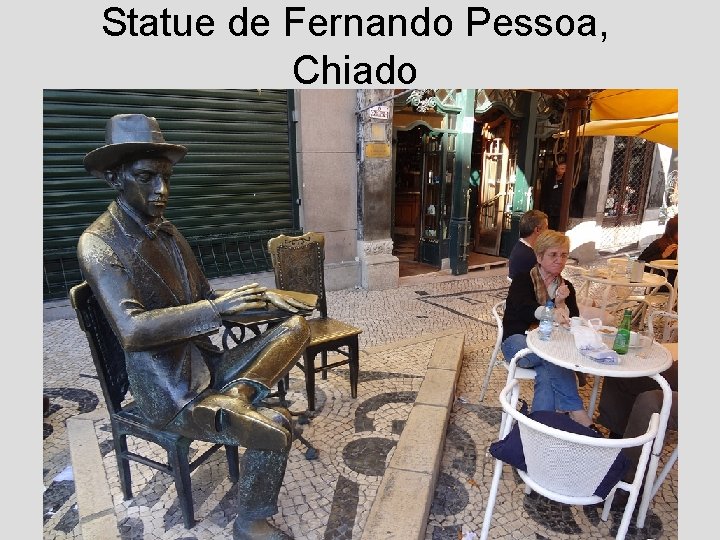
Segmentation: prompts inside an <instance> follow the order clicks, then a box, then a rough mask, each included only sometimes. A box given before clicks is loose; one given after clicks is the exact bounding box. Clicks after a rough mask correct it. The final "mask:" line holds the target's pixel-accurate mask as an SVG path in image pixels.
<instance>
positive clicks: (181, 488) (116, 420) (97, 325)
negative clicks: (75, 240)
mask: <svg viewBox="0 0 720 540" xmlns="http://www.w3.org/2000/svg"><path fill="white" fill-rule="evenodd" d="M70 301H71V302H72V305H73V307H74V308H75V311H76V313H77V317H78V321H79V323H80V327H81V328H82V329H83V331H84V332H85V336H86V337H87V340H88V345H89V346H90V353H91V354H92V357H93V362H94V363H95V369H96V370H97V374H98V378H99V379H100V386H101V387H102V391H103V395H104V396H105V404H106V406H107V409H108V413H109V414H110V426H111V427H112V435H113V445H114V447H115V459H116V460H117V466H118V474H119V475H120V486H121V488H122V492H123V496H124V498H125V500H128V499H131V498H132V496H133V495H132V483H131V478H130V461H135V462H137V463H142V464H143V465H147V466H149V467H152V468H154V469H156V470H158V471H161V472H164V473H166V474H169V475H171V476H172V477H173V479H174V480H175V489H176V490H177V494H178V499H179V501H180V508H181V510H182V515H183V523H184V525H185V528H187V529H190V528H191V527H192V526H193V525H194V524H195V514H194V512H193V499H192V489H191V484H190V473H192V472H193V471H194V470H195V469H196V468H197V467H198V466H200V465H201V464H202V463H204V462H205V461H207V459H208V458H209V457H210V455H211V454H213V453H214V452H215V451H216V450H218V449H219V448H220V447H221V446H223V445H221V444H215V445H213V446H212V447H210V448H208V449H207V450H206V451H205V452H203V453H202V454H201V455H200V456H198V457H197V458H195V459H194V460H193V461H190V460H189V456H188V454H189V450H190V444H191V443H192V442H193V440H192V439H188V438H186V437H183V436H181V435H177V434H175V433H169V432H166V431H161V430H158V429H155V428H152V427H150V426H149V425H148V424H147V422H146V420H145V418H144V417H143V415H142V414H141V413H140V411H139V410H137V407H136V405H135V404H134V403H133V402H132V401H129V402H125V397H126V395H127V392H128V390H129V383H128V376H127V371H126V369H125V353H124V351H123V349H122V347H121V346H120V343H119V342H118V340H117V338H116V337H115V334H114V333H113V331H112V328H111V327H110V324H109V323H108V321H107V319H106V318H105V315H104V314H103V312H102V310H101V309H100V305H99V304H98V302H97V299H96V298H95V295H94V294H93V292H92V290H91V289H90V286H89V285H88V284H87V282H82V283H81V284H79V285H76V286H75V287H73V288H72V289H71V290H70ZM128 436H133V437H138V438H140V439H144V440H146V441H150V442H153V443H155V444H157V445H159V446H161V447H162V448H163V449H164V450H165V451H166V452H167V456H168V458H167V463H160V462H158V461H155V460H153V459H151V458H148V457H145V456H142V455H139V454H136V453H134V452H132V451H130V450H128V445H127V437H128ZM225 452H226V454H227V460H228V465H229V469H230V478H232V480H233V482H237V481H238V479H239V478H240V470H239V461H238V448H237V446H230V445H226V446H225Z"/></svg>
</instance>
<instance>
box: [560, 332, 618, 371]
mask: <svg viewBox="0 0 720 540" xmlns="http://www.w3.org/2000/svg"><path fill="white" fill-rule="evenodd" d="M570 333H571V334H572V335H573V339H574V340H575V346H576V347H577V348H578V350H579V351H580V352H581V353H582V354H584V355H585V356H589V357H590V358H592V359H593V360H595V361H596V362H599V363H601V364H609V365H616V364H619V363H620V357H619V356H618V353H616V352H615V351H613V350H611V349H608V347H607V346H606V345H605V343H603V340H602V338H601V337H600V334H598V333H597V332H596V331H595V329H594V328H591V327H589V326H585V325H573V326H572V327H571V328H570Z"/></svg>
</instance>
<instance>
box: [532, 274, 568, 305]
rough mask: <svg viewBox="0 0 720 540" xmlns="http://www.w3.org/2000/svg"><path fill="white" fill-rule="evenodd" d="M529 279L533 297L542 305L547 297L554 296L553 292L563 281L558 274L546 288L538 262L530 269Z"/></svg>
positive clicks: (552, 297)
mask: <svg viewBox="0 0 720 540" xmlns="http://www.w3.org/2000/svg"><path fill="white" fill-rule="evenodd" d="M530 279H531V280H532V284H533V288H534V289H535V299H536V300H537V301H538V304H540V305H541V306H544V305H545V303H546V302H547V301H548V300H549V299H554V298H555V292H556V291H557V289H558V287H559V286H560V285H562V283H563V278H562V277H561V276H558V277H556V278H555V279H554V280H553V282H552V283H551V284H550V287H549V288H546V287H545V281H544V280H543V278H542V275H540V265H539V264H536V265H535V266H533V267H532V269H531V270H530Z"/></svg>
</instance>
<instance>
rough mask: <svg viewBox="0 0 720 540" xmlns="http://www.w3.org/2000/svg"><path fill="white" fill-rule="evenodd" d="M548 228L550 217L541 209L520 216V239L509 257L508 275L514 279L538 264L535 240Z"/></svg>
mask: <svg viewBox="0 0 720 540" xmlns="http://www.w3.org/2000/svg"><path fill="white" fill-rule="evenodd" d="M547 228H548V217H547V214H546V213H545V212H541V211H540V210H528V211H527V212H525V213H524V214H523V215H522V217H521V218H520V225H519V229H520V230H519V233H520V239H519V240H518V241H517V242H516V244H515V245H514V246H513V248H512V251H510V257H508V277H509V278H510V279H514V278H515V276H517V275H518V274H524V273H526V272H529V271H530V270H531V269H532V267H533V266H535V265H536V264H537V255H535V250H534V249H533V247H534V246H535V240H537V237H538V236H539V235H540V233H541V232H543V231H544V230H545V229H547Z"/></svg>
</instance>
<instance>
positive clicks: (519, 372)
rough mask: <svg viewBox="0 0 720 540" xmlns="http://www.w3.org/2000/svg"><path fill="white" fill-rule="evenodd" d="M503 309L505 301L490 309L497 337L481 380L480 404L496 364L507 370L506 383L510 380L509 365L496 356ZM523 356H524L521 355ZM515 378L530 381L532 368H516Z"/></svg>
mask: <svg viewBox="0 0 720 540" xmlns="http://www.w3.org/2000/svg"><path fill="white" fill-rule="evenodd" d="M504 309H505V300H502V301H501V302H498V303H496V304H495V305H494V306H493V307H492V314H493V317H495V324H496V326H497V336H496V337H495V347H494V348H493V352H492V355H491V356H490V362H488V369H487V373H486V374H485V379H484V380H483V385H482V388H481V389H480V400H479V401H480V402H482V400H483V399H485V393H486V392H487V389H488V386H489V384H490V376H491V375H492V372H493V369H494V368H495V365H496V364H497V363H502V365H503V367H505V369H506V370H508V381H507V382H509V381H510V379H511V378H512V373H511V372H510V371H509V363H508V362H505V361H504V360H503V359H501V358H499V357H498V355H499V353H500V345H501V343H502V336H503V322H502V315H501V314H500V310H504ZM523 356H524V355H523ZM515 378H517V379H527V380H532V379H534V378H535V370H534V369H532V368H522V367H516V368H515Z"/></svg>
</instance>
